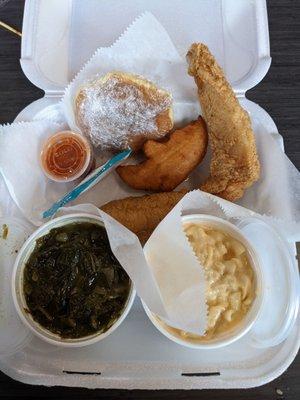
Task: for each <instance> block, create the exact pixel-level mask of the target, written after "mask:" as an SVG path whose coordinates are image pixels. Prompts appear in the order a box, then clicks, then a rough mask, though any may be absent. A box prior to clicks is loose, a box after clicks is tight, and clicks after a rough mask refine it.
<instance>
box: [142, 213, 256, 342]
mask: <svg viewBox="0 0 300 400" xmlns="http://www.w3.org/2000/svg"><path fill="white" fill-rule="evenodd" d="M187 222H190V223H200V224H203V223H205V224H208V225H209V226H212V227H215V228H219V229H222V230H223V231H226V232H228V234H230V235H231V236H232V237H233V238H235V239H237V240H239V241H240V242H241V243H242V244H243V245H244V246H245V247H246V249H247V250H248V255H249V261H250V263H251V267H252V269H253V271H254V274H255V284H256V297H255V299H254V301H253V303H252V305H251V307H250V310H249V311H248V312H247V314H246V315H245V317H244V318H243V320H242V321H241V322H240V323H239V324H237V325H236V326H235V327H234V328H233V329H232V330H230V331H228V332H224V333H223V334H220V335H218V336H217V337H216V338H213V339H211V340H207V341H203V340H202V339H200V337H199V339H190V338H183V337H182V336H181V335H180V333H178V332H176V330H174V328H172V327H170V326H168V325H167V324H166V323H165V322H163V321H161V320H160V319H159V318H158V317H157V316H156V315H155V314H153V313H152V312H151V311H150V310H149V308H148V307H147V305H146V304H145V303H144V302H143V301H142V304H143V307H144V310H145V312H146V314H147V315H148V317H149V319H150V321H151V322H152V323H153V325H154V326H155V327H156V328H157V329H158V330H159V331H160V332H161V333H162V334H163V335H165V336H166V337H167V338H168V339H170V340H172V341H173V342H175V343H178V344H180V345H182V346H185V347H189V348H194V349H216V348H219V347H224V346H227V345H229V344H231V343H233V342H235V341H236V340H238V339H240V338H241V337H242V336H244V335H245V334H246V333H247V332H249V330H250V329H251V327H252V326H253V324H254V322H255V321H256V319H257V317H258V314H259V311H260V308H261V305H262V302H263V278H262V272H261V266H260V262H259V257H258V255H257V252H256V251H255V249H254V248H253V247H252V245H251V244H250V243H249V241H248V240H247V238H246V237H245V235H244V234H243V232H242V231H241V230H240V229H239V228H237V227H236V226H235V225H233V224H232V223H230V222H228V221H226V220H223V219H221V218H218V217H214V216H211V215H206V214H193V215H185V216H183V217H182V223H183V224H184V223H187Z"/></svg>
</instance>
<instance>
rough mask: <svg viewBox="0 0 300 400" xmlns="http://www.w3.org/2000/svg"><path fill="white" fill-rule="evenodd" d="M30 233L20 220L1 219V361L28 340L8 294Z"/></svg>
mask: <svg viewBox="0 0 300 400" xmlns="http://www.w3.org/2000/svg"><path fill="white" fill-rule="evenodd" d="M31 232H32V228H31V227H30V225H28V224H26V223H25V222H24V221H22V220H19V219H16V218H11V217H4V218H0V358H1V357H4V356H8V355H11V354H13V353H15V352H17V351H19V350H21V349H22V348H23V347H24V346H25V345H26V344H27V342H28V341H29V339H30V337H31V334H30V331H29V330H28V329H27V328H26V327H25V326H24V325H23V323H22V322H21V320H20V319H19V317H18V314H17V311H16V309H15V307H14V303H13V299H12V292H11V276H12V271H13V265H14V262H15V259H16V256H17V253H18V251H19V250H20V248H21V247H22V245H23V243H24V241H25V240H26V239H27V237H28V236H29V235H30V234H31Z"/></svg>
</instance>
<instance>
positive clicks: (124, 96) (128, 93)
mask: <svg viewBox="0 0 300 400" xmlns="http://www.w3.org/2000/svg"><path fill="white" fill-rule="evenodd" d="M75 103H76V104H75V105H76V116H77V124H78V126H79V127H80V129H81V130H82V131H83V133H84V134H86V135H87V136H89V137H90V139H91V141H92V143H93V144H94V145H95V146H100V147H101V148H102V149H103V150H122V149H126V148H128V147H130V146H131V145H132V144H133V143H135V142H140V141H141V140H142V141H144V140H146V139H150V138H159V137H162V136H164V135H165V134H166V133H167V131H168V130H170V129H171V128H172V126H170V123H171V124H173V123H172V119H170V117H169V112H168V110H169V109H170V107H171V104H172V98H171V96H170V95H169V94H168V93H167V92H165V91H164V90H160V89H157V88H156V87H155V86H154V85H153V84H152V83H150V82H148V81H146V80H145V79H143V78H141V77H138V76H136V75H129V74H122V73H110V74H107V75H105V76H104V77H102V78H99V77H97V78H94V79H92V80H90V81H89V82H88V83H87V84H85V85H84V86H83V87H82V88H81V90H80V91H79V93H78V96H77V98H76V102H75ZM164 112H165V113H166V118H167V120H168V123H167V124H163V126H159V123H158V117H159V116H160V115H161V114H162V113H164Z"/></svg>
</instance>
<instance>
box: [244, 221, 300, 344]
mask: <svg viewBox="0 0 300 400" xmlns="http://www.w3.org/2000/svg"><path fill="white" fill-rule="evenodd" d="M238 226H239V228H240V229H241V230H242V231H243V233H244V234H245V235H246V237H247V238H248V240H249V241H250V243H251V244H252V245H253V247H254V248H255V249H256V251H257V252H258V256H259V259H260V264H261V267H262V276H263V286H264V290H263V296H264V299H263V305H262V308H261V311H260V313H259V317H258V320H257V321H256V323H255V325H254V327H253V328H252V330H251V333H252V340H253V345H254V346H256V347H270V346H275V345H277V344H279V343H281V342H282V341H283V340H285V339H286V338H287V336H288V335H289V333H290V331H291V329H292V328H293V326H294V323H295V321H296V318H297V315H298V309H299V293H300V292H299V289H300V283H299V271H298V266H297V262H296V259H295V255H294V254H293V253H292V252H291V251H290V248H289V245H288V243H287V242H286V241H285V240H284V239H283V238H282V237H281V236H280V234H279V233H278V232H277V230H275V229H273V228H272V227H271V226H270V225H267V224H266V223H265V222H263V221H262V220H259V219H257V218H249V219H244V220H243V221H241V222H240V223H239V224H238Z"/></svg>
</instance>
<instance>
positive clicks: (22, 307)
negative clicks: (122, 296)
mask: <svg viewBox="0 0 300 400" xmlns="http://www.w3.org/2000/svg"><path fill="white" fill-rule="evenodd" d="M79 222H90V223H93V224H96V225H100V226H102V227H104V224H103V222H102V219H101V218H100V217H97V216H95V215H91V214H80V213H78V214H68V215H63V216H62V217H57V218H54V219H52V220H50V221H49V222H47V223H46V224H44V225H42V226H41V227H40V228H38V229H37V230H36V231H34V233H33V234H32V235H31V236H30V237H29V238H28V239H27V240H26V242H25V243H24V244H23V246H22V248H21V249H20V251H19V253H18V256H17V258H16V261H15V265H14V270H13V275H12V282H11V283H12V294H13V301H14V304H15V307H16V310H17V312H18V315H19V317H20V318H21V320H22V321H23V322H24V324H25V325H26V326H27V327H28V328H29V329H30V330H31V332H33V333H34V334H35V335H37V336H38V337H39V338H41V339H42V340H45V341H46V342H48V343H50V344H54V345H56V346H60V347H69V348H70V347H73V348H74V347H83V346H88V345H91V344H94V343H97V342H99V341H100V340H103V339H105V338H106V337H108V336H109V335H110V334H111V333H113V332H114V331H115V330H116V329H117V328H118V326H120V324H121V323H122V322H123V321H124V319H125V318H126V316H127V314H128V313H129V311H130V309H131V307H132V304H133V302H134V298H135V290H134V288H133V285H132V284H131V288H130V292H129V295H128V298H127V301H126V304H125V306H124V308H123V310H122V313H121V315H120V316H119V318H117V319H116V321H114V323H113V324H112V326H111V327H110V328H109V329H108V330H107V331H105V332H103V333H99V332H96V333H94V334H92V335H89V336H85V337H82V338H76V339H69V338H62V337H61V336H59V335H58V334H55V333H53V332H51V331H49V330H48V329H45V328H44V327H43V326H41V325H40V324H39V323H38V322H37V321H35V320H34V319H33V317H32V315H31V314H30V313H29V312H28V310H27V305H26V299H25V295H24V290H23V275H24V268H25V265H26V262H27V260H28V258H29V257H30V255H31V253H32V251H33V250H34V248H35V244H36V241H37V239H39V238H41V237H42V236H44V235H47V233H49V231H50V230H51V229H53V228H58V227H61V226H64V225H68V224H71V223H79Z"/></svg>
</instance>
